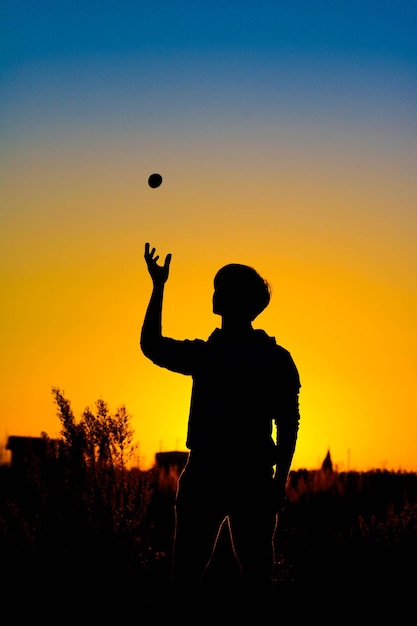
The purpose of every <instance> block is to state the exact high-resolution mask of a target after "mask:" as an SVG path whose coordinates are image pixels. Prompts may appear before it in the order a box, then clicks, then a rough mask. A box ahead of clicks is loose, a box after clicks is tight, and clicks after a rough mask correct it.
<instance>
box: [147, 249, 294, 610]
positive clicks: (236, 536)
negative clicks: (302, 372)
mask: <svg viewBox="0 0 417 626" xmlns="http://www.w3.org/2000/svg"><path fill="white" fill-rule="evenodd" d="M158 259H159V256H158V255H156V251H155V248H152V249H150V246H149V243H146V244H145V260H146V264H147V267H148V271H149V274H150V276H151V278H152V282H153V289H152V294H151V297H150V301H149V304H148V307H147V310H146V314H145V319H144V323H143V327H142V332H141V341H140V345H141V348H142V351H143V353H144V354H145V356H146V357H148V358H149V359H150V360H151V361H153V363H155V364H156V365H159V366H160V367H164V368H167V369H169V370H171V371H173V372H178V373H180V374H185V375H188V376H191V377H192V394H191V404H190V413H189V421H188V431H187V439H186V445H187V448H188V449H189V451H190V452H189V457H188V461H187V464H186V467H185V468H184V470H183V471H182V473H181V475H180V477H179V480H178V487H177V495H176V504H175V537H174V550H173V571H172V586H173V589H174V590H175V591H176V592H177V593H178V594H180V595H181V593H182V594H183V596H182V597H183V598H186V597H195V594H197V593H198V591H199V590H200V589H201V585H202V581H203V573H204V570H205V569H206V567H207V565H208V563H209V562H210V559H211V556H212V554H213V550H214V547H215V545H216V540H217V538H218V535H219V531H220V528H221V526H222V524H223V522H224V521H226V522H227V524H228V526H229V532H230V537H231V540H232V545H233V550H234V553H235V556H236V559H237V562H238V564H239V567H240V572H241V579H242V583H243V589H244V591H245V596H246V595H252V596H253V597H257V598H258V597H259V596H260V595H262V596H263V597H267V596H268V595H269V594H270V593H271V590H272V573H273V565H274V547H273V540H274V534H275V529H276V523H277V513H278V512H280V511H282V509H283V506H284V500H285V486H286V482H287V478H288V473H289V470H290V466H291V462H292V458H293V454H294V450H295V445H296V440H297V434H298V427H299V420H300V414H299V402H298V400H299V391H300V386H301V385H300V379H299V375H298V371H297V368H296V366H295V364H294V361H293V359H292V357H291V355H290V353H289V352H288V351H287V350H285V349H284V348H282V347H281V346H279V345H277V343H276V340H275V338H274V337H270V336H268V335H267V334H266V332H265V331H263V330H258V329H254V328H253V327H252V322H253V320H254V319H255V318H256V317H257V316H258V315H259V314H260V313H261V312H262V311H263V310H264V309H265V307H266V306H267V305H268V304H269V301H270V296H271V294H270V287H269V285H268V283H267V281H265V280H264V279H263V278H262V277H261V276H260V275H259V274H258V273H257V272H256V271H255V270H254V269H253V268H252V267H249V266H247V265H241V264H237V263H231V264H229V265H225V266H224V267H222V268H221V269H220V270H219V271H218V272H217V274H216V276H215V278H214V294H213V313H215V314H217V315H220V316H221V328H216V329H215V330H214V332H213V333H212V334H211V335H210V337H209V338H208V340H206V341H205V340H202V339H194V340H188V339H186V340H176V339H171V338H168V337H164V336H163V334H162V304H163V296H164V286H165V283H166V281H167V279H168V275H169V268H170V263H171V254H168V255H167V256H166V258H165V262H164V264H163V265H158V263H157V261H158ZM274 423H275V424H276V432H277V443H274V440H273V425H274ZM274 467H275V471H274Z"/></svg>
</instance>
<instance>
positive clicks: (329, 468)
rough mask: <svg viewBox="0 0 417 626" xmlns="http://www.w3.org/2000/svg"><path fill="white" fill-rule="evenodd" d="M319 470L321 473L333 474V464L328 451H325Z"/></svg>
mask: <svg viewBox="0 0 417 626" xmlns="http://www.w3.org/2000/svg"><path fill="white" fill-rule="evenodd" d="M321 469H322V471H323V472H333V463H332V457H331V456H330V450H327V454H326V456H325V457H324V461H323V463H322V464H321Z"/></svg>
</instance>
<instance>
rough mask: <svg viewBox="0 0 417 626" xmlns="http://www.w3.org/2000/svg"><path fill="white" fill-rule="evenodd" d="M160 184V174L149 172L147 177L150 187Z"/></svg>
mask: <svg viewBox="0 0 417 626" xmlns="http://www.w3.org/2000/svg"><path fill="white" fill-rule="evenodd" d="M161 184H162V176H161V174H156V173H155V174H151V175H150V176H149V178H148V185H149V187H151V188H152V189H156V188H157V187H159V186H160V185H161Z"/></svg>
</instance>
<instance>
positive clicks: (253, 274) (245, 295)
mask: <svg viewBox="0 0 417 626" xmlns="http://www.w3.org/2000/svg"><path fill="white" fill-rule="evenodd" d="M270 299H271V289H270V286H269V284H268V282H267V281H266V280H265V279H264V278H262V276H260V275H259V274H258V272H257V271H256V270H254V269H253V267H250V266H249V265H241V264H240V263H229V264H228V265H225V266H224V267H222V268H221V269H220V270H219V271H218V272H217V274H216V276H215V277H214V294H213V313H216V314H218V315H222V316H223V315H228V314H229V315H238V316H240V317H245V318H247V319H249V320H250V321H253V320H254V319H255V317H257V316H258V315H259V314H260V313H261V312H262V311H263V310H264V309H265V308H266V307H267V306H268V304H269V301H270Z"/></svg>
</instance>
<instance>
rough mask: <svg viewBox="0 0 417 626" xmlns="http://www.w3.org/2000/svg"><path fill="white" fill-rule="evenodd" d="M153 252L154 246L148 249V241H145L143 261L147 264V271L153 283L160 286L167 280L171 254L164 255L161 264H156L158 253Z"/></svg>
mask: <svg viewBox="0 0 417 626" xmlns="http://www.w3.org/2000/svg"><path fill="white" fill-rule="evenodd" d="M155 252H156V250H155V248H152V249H151V250H150V246H149V243H145V261H146V265H147V266H148V272H149V274H150V275H151V278H152V281H153V284H154V285H158V286H162V285H163V284H165V283H166V281H167V280H168V276H169V264H170V263H171V254H167V255H166V257H165V262H164V264H163V265H158V263H157V261H158V259H159V255H156V256H155Z"/></svg>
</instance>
